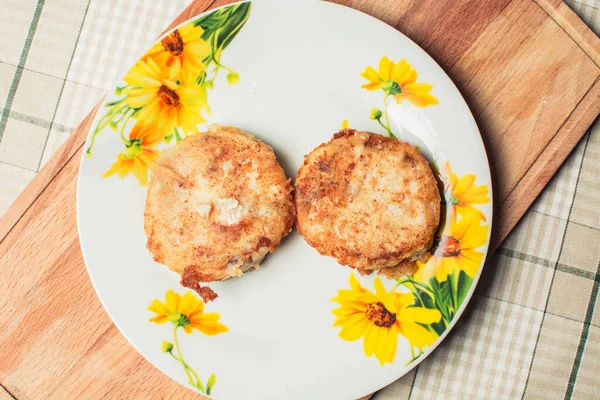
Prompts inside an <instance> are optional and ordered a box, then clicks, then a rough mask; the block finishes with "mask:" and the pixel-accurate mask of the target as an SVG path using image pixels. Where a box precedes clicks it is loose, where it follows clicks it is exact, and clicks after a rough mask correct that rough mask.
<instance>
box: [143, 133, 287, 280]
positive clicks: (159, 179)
mask: <svg viewBox="0 0 600 400" xmlns="http://www.w3.org/2000/svg"><path fill="white" fill-rule="evenodd" d="M150 171H151V180H150V184H149V187H148V196H147V198H146V210H145V213H144V229H145V231H146V235H147V237H148V244H147V246H148V249H149V250H150V252H151V253H152V255H153V256H154V260H156V261H157V262H159V263H161V264H164V265H166V266H168V267H169V268H170V269H171V270H173V271H175V272H177V273H178V274H180V275H182V284H183V285H184V286H187V287H191V288H193V289H198V288H199V282H211V281H218V280H224V279H228V278H231V277H235V276H239V275H242V274H243V273H244V272H245V271H248V270H250V269H252V268H254V267H256V266H257V265H258V263H259V262H260V261H261V260H262V259H263V258H264V257H265V256H266V254H267V253H268V252H273V251H275V249H276V248H277V246H278V245H279V242H280V241H281V239H282V238H283V237H284V236H285V235H286V234H287V233H289V232H290V230H291V228H292V225H293V222H294V213H295V211H294V204H293V199H292V195H291V193H292V186H291V184H290V180H289V179H287V178H286V177H285V173H284V171H283V169H282V168H281V166H280V165H279V164H278V162H277V160H276V158H275V154H274V153H273V150H272V149H271V148H270V147H269V146H267V145H266V144H264V143H263V142H261V141H259V140H258V139H256V138H254V137H253V136H252V135H250V134H248V133H246V132H244V131H242V130H240V129H237V128H234V127H223V126H218V125H212V126H210V127H209V129H208V132H206V133H199V134H196V135H192V136H188V137H186V138H185V139H184V140H183V141H182V142H180V143H179V144H178V145H177V146H175V147H172V148H169V149H166V150H163V152H162V153H161V155H160V157H159V158H158V159H157V160H156V161H155V162H154V163H153V164H152V165H151V167H150Z"/></svg>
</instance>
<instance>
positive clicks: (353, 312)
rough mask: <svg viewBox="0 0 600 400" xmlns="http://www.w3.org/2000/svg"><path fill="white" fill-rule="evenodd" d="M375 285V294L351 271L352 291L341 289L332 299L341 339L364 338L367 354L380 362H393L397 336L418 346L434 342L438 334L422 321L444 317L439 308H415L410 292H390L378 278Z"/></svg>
mask: <svg viewBox="0 0 600 400" xmlns="http://www.w3.org/2000/svg"><path fill="white" fill-rule="evenodd" d="M374 285H375V293H372V292H370V291H369V290H367V289H365V288H363V287H362V286H361V284H360V283H359V282H358V280H357V279H356V278H355V277H354V274H350V290H339V291H338V295H337V296H336V297H334V298H333V299H331V300H332V301H334V302H336V303H338V304H339V305H340V307H338V308H336V309H335V310H334V311H333V315H334V316H335V317H336V320H335V322H334V324H333V326H334V327H337V326H339V327H341V328H342V329H341V331H340V333H339V336H340V337H341V338H342V339H344V340H347V341H355V340H358V339H360V338H363V340H364V342H363V343H364V346H363V348H364V352H365V355H366V356H367V357H371V356H373V355H375V357H376V358H377V360H378V361H379V363H380V364H381V365H383V364H384V363H386V362H389V363H392V362H393V361H394V358H395V357H396V348H397V345H398V335H402V336H404V337H405V338H406V339H407V340H408V342H409V343H410V345H411V346H416V347H417V348H419V349H423V348H425V347H427V346H430V345H432V344H433V343H434V342H435V340H436V339H437V336H436V335H435V334H434V333H432V332H431V331H429V330H427V329H426V328H424V327H423V326H422V325H420V324H431V323H434V322H438V321H439V320H440V318H441V314H440V312H439V311H438V310H433V309H428V308H423V307H412V305H413V304H414V297H413V295H412V294H411V293H397V292H391V291H390V292H388V291H386V289H385V287H384V286H383V283H381V280H380V279H379V278H378V277H377V278H375V284H374Z"/></svg>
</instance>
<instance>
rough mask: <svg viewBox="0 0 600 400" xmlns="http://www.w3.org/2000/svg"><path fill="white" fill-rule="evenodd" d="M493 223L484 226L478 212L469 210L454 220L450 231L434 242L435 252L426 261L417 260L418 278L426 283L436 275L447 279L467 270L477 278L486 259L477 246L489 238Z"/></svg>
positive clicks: (416, 277) (438, 277)
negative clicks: (483, 260) (455, 273)
mask: <svg viewBox="0 0 600 400" xmlns="http://www.w3.org/2000/svg"><path fill="white" fill-rule="evenodd" d="M488 228H489V225H488V224H485V225H480V217H479V214H478V213H477V212H476V211H472V210H469V211H468V212H465V214H464V215H463V216H462V218H460V220H459V221H457V220H456V219H453V220H452V221H450V232H449V234H442V236H441V237H438V238H436V240H435V243H434V244H433V247H432V251H433V254H432V256H431V257H430V258H429V260H427V262H425V263H421V262H419V261H417V265H418V267H419V270H418V271H417V272H416V273H415V276H414V279H415V280H416V281H419V282H425V281H427V280H429V278H430V277H432V276H434V275H435V277H436V278H437V280H438V281H439V282H443V281H445V280H446V279H447V278H448V275H449V274H451V273H452V272H454V271H457V272H458V271H464V272H465V274H467V275H468V276H469V277H471V278H474V277H475V275H476V274H477V270H478V269H479V265H480V264H481V261H482V259H483V253H482V252H480V251H477V249H478V248H479V247H481V246H483V245H484V244H485V242H486V240H487V235H488Z"/></svg>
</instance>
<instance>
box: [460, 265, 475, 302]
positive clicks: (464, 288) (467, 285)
mask: <svg viewBox="0 0 600 400" xmlns="http://www.w3.org/2000/svg"><path fill="white" fill-rule="evenodd" d="M472 284H473V279H472V278H471V277H470V276H469V275H467V274H465V273H464V271H460V274H459V275H458V284H457V298H458V304H457V306H456V308H457V309H458V307H460V306H461V304H462V303H463V302H464V301H465V298H466V297H467V294H468V293H469V289H471V285H472Z"/></svg>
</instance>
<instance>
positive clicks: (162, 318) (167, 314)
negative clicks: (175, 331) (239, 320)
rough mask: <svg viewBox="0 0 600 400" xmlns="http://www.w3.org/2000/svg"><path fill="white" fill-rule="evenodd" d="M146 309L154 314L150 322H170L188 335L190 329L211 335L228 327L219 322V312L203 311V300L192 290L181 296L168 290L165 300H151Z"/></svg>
mask: <svg viewBox="0 0 600 400" xmlns="http://www.w3.org/2000/svg"><path fill="white" fill-rule="evenodd" d="M148 310H150V311H152V312H153V313H155V314H156V316H155V317H152V318H150V320H149V321H150V322H155V323H157V324H164V323H165V322H172V323H173V325H175V326H176V327H182V328H183V330H184V331H185V333H187V334H188V335H189V334H190V333H192V329H197V330H199V331H200V332H202V333H204V334H205V335H209V336H213V335H218V334H219V333H223V332H227V331H228V330H229V329H228V328H227V327H226V326H225V325H223V324H221V323H220V322H219V318H220V315H219V313H205V312H204V302H202V300H200V299H198V298H197V297H196V296H194V294H193V293H192V292H187V293H185V294H184V295H183V296H180V295H179V294H177V293H175V292H174V291H173V290H169V291H168V292H167V294H166V295H165V302H164V303H161V302H160V301H159V300H156V299H154V300H152V304H150V307H148Z"/></svg>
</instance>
